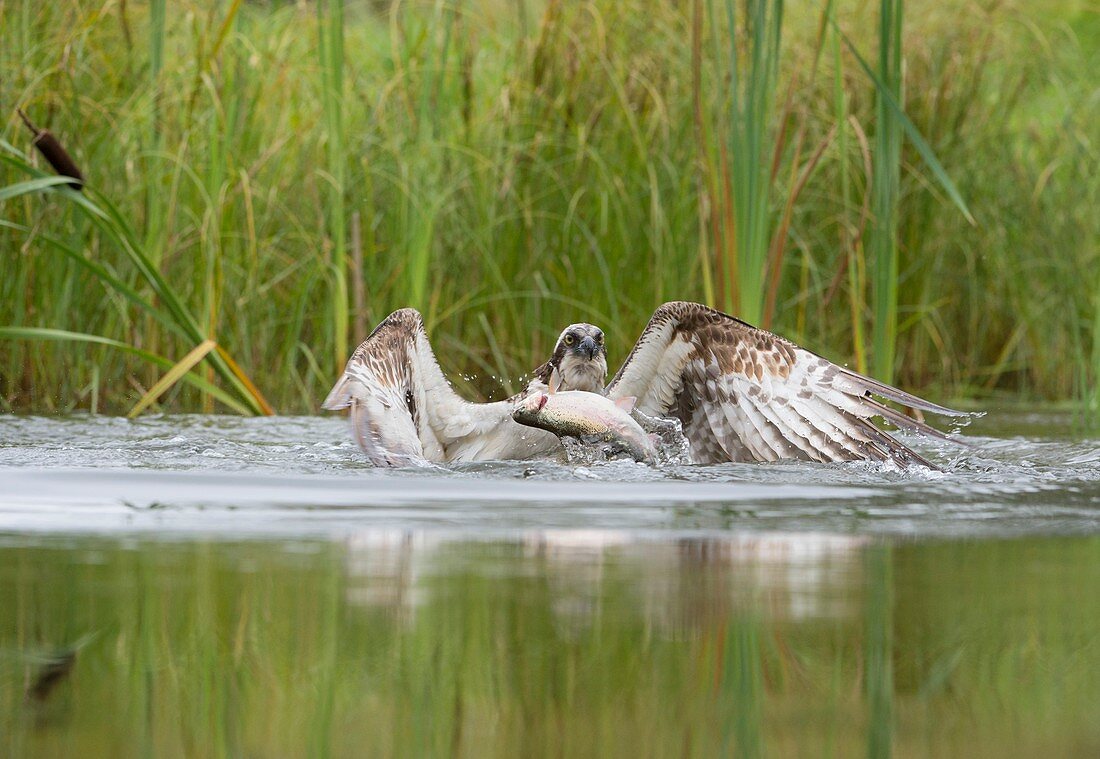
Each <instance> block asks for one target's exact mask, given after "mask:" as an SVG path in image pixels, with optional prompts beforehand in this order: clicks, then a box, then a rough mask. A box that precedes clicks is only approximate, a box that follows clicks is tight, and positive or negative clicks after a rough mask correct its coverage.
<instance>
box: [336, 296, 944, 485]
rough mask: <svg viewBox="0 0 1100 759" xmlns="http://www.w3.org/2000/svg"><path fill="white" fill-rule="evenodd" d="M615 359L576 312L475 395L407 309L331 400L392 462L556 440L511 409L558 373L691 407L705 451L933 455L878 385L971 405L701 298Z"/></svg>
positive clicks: (584, 384)
mask: <svg viewBox="0 0 1100 759" xmlns="http://www.w3.org/2000/svg"><path fill="white" fill-rule="evenodd" d="M606 372H607V363H606V350H605V348H604V344H603V333H602V331H600V330H599V329H598V328H597V327H594V326H592V325H590V324H572V325H570V326H568V327H566V328H565V330H563V331H562V334H561V336H560V337H559V338H558V342H557V344H556V346H555V349H554V353H553V355H552V356H551V358H550V359H549V360H548V361H547V362H546V363H544V364H542V365H541V366H540V367H538V368H537V369H536V370H535V372H534V378H533V379H532V380H531V384H530V385H528V388H527V389H525V390H524V392H522V393H520V394H519V395H518V396H516V397H515V398H512V399H509V400H507V401H498V402H496V403H482V404H478V403H470V402H468V401H465V400H463V399H461V398H460V397H459V396H458V395H457V394H455V392H454V390H453V389H452V388H451V386H450V385H449V384H448V382H447V380H446V379H445V378H444V376H443V373H442V372H441V371H440V369H439V365H438V363H437V362H436V359H435V356H434V354H433V353H432V350H431V346H430V345H429V344H428V337H427V334H426V333H425V331H424V325H423V321H422V319H421V317H420V314H418V313H417V312H416V311H414V310H412V309H402V310H400V311H396V312H394V313H393V314H391V315H390V316H389V317H387V318H386V319H385V320H384V321H383V322H382V323H381V324H379V325H378V327H377V328H376V329H375V330H374V332H373V333H371V335H370V337H368V338H367V339H366V340H365V341H363V343H362V345H360V346H359V347H358V348H357V349H356V351H355V352H354V353H353V354H352V356H351V359H349V361H348V364H347V368H346V369H345V372H344V374H343V376H342V377H341V378H340V380H339V381H338V382H337V383H336V386H335V387H334V388H333V389H332V392H331V393H329V396H328V398H326V400H325V402H324V404H323V405H324V407H325V408H328V409H339V408H350V409H351V412H352V419H353V423H354V426H355V429H356V434H357V436H358V438H359V442H360V444H361V446H362V447H363V450H364V451H365V452H366V453H367V455H368V457H369V458H370V459H371V460H372V461H374V462H375V463H377V464H381V465H391V466H392V465H399V464H407V463H413V462H417V461H424V460H429V461H440V462H443V461H470V460H485V459H496V458H527V457H530V456H537V455H544V454H546V453H550V452H553V451H554V450H556V449H557V447H558V442H557V439H556V438H555V437H554V436H553V435H550V434H549V433H545V432H541V431H539V430H531V429H527V428H522V427H520V426H519V425H517V424H516V423H515V422H513V421H512V419H511V412H512V408H513V406H514V404H515V401H516V400H518V399H519V398H522V397H524V396H525V395H526V394H527V393H528V392H530V391H532V390H533V389H540V390H541V389H545V388H546V387H547V386H549V387H550V388H552V389H554V390H556V389H559V388H560V389H563V390H586V391H590V392H599V391H603V392H605V393H606V394H607V395H609V396H610V397H611V398H613V399H620V398H624V397H628V396H635V397H637V399H638V402H637V407H636V410H637V411H638V412H641V414H643V415H645V416H648V417H674V418H676V419H679V420H680V422H681V424H682V426H683V431H684V435H685V437H686V438H687V440H688V444H689V452H690V455H691V459H692V461H694V462H696V463H716V462H724V461H776V460H779V459H784V458H796V459H806V460H811V461H851V460H873V461H885V460H890V461H894V462H896V463H898V464H900V465H903V466H904V465H907V464H911V463H921V464H927V463H928V462H927V461H925V459H923V458H922V457H921V456H920V455H918V454H917V453H915V452H914V451H912V450H911V449H909V448H908V447H907V446H905V445H904V444H902V443H901V442H900V441H898V440H897V439H895V438H894V437H892V436H890V435H888V434H887V433H885V432H883V431H881V430H879V429H878V428H877V427H875V425H874V424H872V422H871V419H872V418H873V417H876V416H877V417H881V418H882V419H885V420H886V421H888V422H891V423H892V424H895V425H897V426H899V427H904V428H907V429H911V430H916V431H918V432H921V433H924V434H927V435H931V436H934V437H939V438H946V436H945V435H943V433H941V432H939V431H937V430H935V429H933V428H932V427H929V426H928V425H926V424H924V423H922V422H918V421H916V420H914V419H911V418H909V417H907V416H905V415H904V414H901V413H899V412H898V411H895V410H894V409H892V408H890V407H888V406H886V405H884V404H883V403H882V402H881V401H879V400H876V399H875V398H874V397H872V396H876V395H877V396H880V397H882V398H885V399H887V400H891V401H896V402H898V403H901V404H903V405H905V406H909V407H911V408H917V409H922V410H924V411H930V412H933V413H938V414H947V415H959V412H956V411H952V410H950V409H947V408H944V407H942V406H938V405H936V404H934V403H929V402H928V401H925V400H922V399H920V398H917V397H916V396H914V395H910V394H909V393H906V392H904V391H901V390H898V389H897V388H894V387H890V386H889V385H884V384H882V383H880V382H877V381H875V380H873V379H870V378H868V377H864V376H862V375H860V374H856V373H855V372H852V371H849V370H848V369H845V368H843V367H840V366H837V365H836V364H833V363H830V362H829V361H827V360H826V359H824V358H821V357H820V356H817V355H815V354H813V353H811V352H809V351H807V350H804V349H802V348H799V347H798V346H797V345H795V344H793V343H791V342H789V341H788V340H785V339H783V338H782V337H779V336H777V335H773V334H772V333H770V332H766V331H764V330H761V329H757V328H755V327H753V326H751V325H749V324H746V323H745V322H743V321H740V320H739V319H735V318H734V317H732V316H729V315H727V314H724V313H721V312H720V311H716V310H714V309H712V308H708V307H706V306H703V305H700V304H698V303H687V302H673V303H666V304H664V305H663V306H661V307H660V308H658V309H657V311H656V312H655V313H654V314H653V317H652V318H651V319H650V320H649V324H648V325H647V326H646V328H645V330H644V331H643V332H642V336H641V337H640V338H639V339H638V342H637V344H636V345H635V346H634V348H633V350H631V352H630V355H629V356H627V359H626V361H625V362H624V363H623V365H622V368H620V369H619V371H618V373H617V374H616V375H615V378H614V379H613V380H612V381H611V383H610V384H609V385H608V386H607V388H606V389H604V388H603V380H604V378H605V377H606ZM641 418H643V419H644V417H641Z"/></svg>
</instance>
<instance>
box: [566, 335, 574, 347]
mask: <svg viewBox="0 0 1100 759" xmlns="http://www.w3.org/2000/svg"><path fill="white" fill-rule="evenodd" d="M574 339H575V338H574V337H573V333H572V332H570V333H569V334H568V335H566V336H565V344H566V345H572V344H573V340H574Z"/></svg>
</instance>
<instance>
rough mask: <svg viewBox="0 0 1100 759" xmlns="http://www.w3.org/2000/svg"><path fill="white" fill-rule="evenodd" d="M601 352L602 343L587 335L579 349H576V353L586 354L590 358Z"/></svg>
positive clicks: (578, 346)
mask: <svg viewBox="0 0 1100 759" xmlns="http://www.w3.org/2000/svg"><path fill="white" fill-rule="evenodd" d="M599 352H600V345H599V343H597V342H596V341H595V340H593V339H592V337H591V336H586V337H585V338H584V339H583V340H581V342H580V344H579V345H577V349H576V350H575V351H574V353H577V354H578V355H580V354H584V355H585V356H587V357H588V358H590V359H593V358H595V357H596V354H597V353H599Z"/></svg>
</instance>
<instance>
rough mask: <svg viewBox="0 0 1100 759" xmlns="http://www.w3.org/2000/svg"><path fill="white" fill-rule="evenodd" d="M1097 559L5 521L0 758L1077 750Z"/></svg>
mask: <svg viewBox="0 0 1100 759" xmlns="http://www.w3.org/2000/svg"><path fill="white" fill-rule="evenodd" d="M1097 581H1100V539H1096V538H1062V539H1038V538H1036V539H1028V540H1014V541H987V542H936V543H899V544H895V545H886V544H882V543H878V542H868V541H866V540H865V539H863V538H859V537H848V536H838V535H827V534H820V533H805V534H774V535H773V534H757V535H730V536H727V537H715V536H699V537H688V536H679V537H674V538H669V539H663V540H658V539H656V537H651V538H649V539H639V538H638V537H637V536H634V535H631V534H628V533H625V532H618V531H613V530H612V531H602V530H581V531H570V530H565V531H540V532H530V533H522V534H517V535H516V536H515V537H514V538H512V539H502V540H497V541H492V542H477V541H470V540H468V539H461V538H456V537H454V536H450V535H448V534H445V533H439V532H420V531H408V530H394V531H385V530H383V531H374V530H370V531H362V532H359V533H356V534H354V535H353V536H351V537H349V538H347V539H346V540H343V541H340V542H322V541H317V542H304V543H303V542H298V541H281V542H261V541H249V542H237V543H229V542H158V541H147V540H136V541H135V540H129V541H120V540H116V539H103V538H90V537H82V538H70V539H60V538H55V539H46V540H41V541H39V542H38V543H37V544H32V545H28V544H26V541H25V539H21V540H19V541H11V542H10V543H9V544H8V546H7V547H6V548H5V549H4V550H3V551H2V552H0V609H3V610H4V614H2V615H0V755H3V756H31V757H34V756H42V757H54V756H75V755H82V756H84V755H102V756H122V757H125V756H137V755H153V756H157V757H172V756H187V757H192V756H215V755H219V756H220V755H227V756H243V755H248V756H307V755H308V756H318V755H326V754H327V755H334V756H434V755H458V756H479V757H480V756H517V755H531V754H553V755H567V756H608V755H648V756H705V757H709V756H716V755H728V754H737V755H740V756H744V755H754V754H760V755H769V756H776V755H777V756H787V755H794V756H798V755H809V756H822V755H832V756H861V755H873V756H882V755H885V754H886V753H888V752H891V751H892V752H893V753H894V754H895V755H897V756H945V755H956V756H958V755H965V756H990V757H993V756H996V757H1002V756H1036V755H1048V756H1094V755H1097V749H1100V726H1098V724H1097V722H1096V719H1095V705H1096V704H1097V703H1100V681H1098V679H1097V678H1096V677H1095V673H1096V672H1097V671H1100V638H1098V635H1100V633H1098V632H1097V626H1096V620H1097V619H1098V618H1100V600H1097V599H1096V597H1095V596H1096V594H1095V593H1092V592H1089V589H1091V588H1095V587H1097ZM78 648H79V655H78V656H75V657H73V658H72V659H71V661H70V664H69V666H68V669H67V670H66V673H65V676H64V677H60V678H57V679H56V680H54V681H51V683H50V686H49V687H48V688H45V687H42V688H39V687H38V685H37V683H39V682H42V681H43V680H42V676H43V672H44V671H45V670H44V668H43V666H44V665H43V661H45V659H44V658H43V657H44V656H46V655H48V654H50V653H51V652H54V653H56V652H64V651H73V650H76V649H78ZM31 692H33V693H35V694H36V695H35V697H34V698H33V699H31V698H28V695H27V694H28V693H31Z"/></svg>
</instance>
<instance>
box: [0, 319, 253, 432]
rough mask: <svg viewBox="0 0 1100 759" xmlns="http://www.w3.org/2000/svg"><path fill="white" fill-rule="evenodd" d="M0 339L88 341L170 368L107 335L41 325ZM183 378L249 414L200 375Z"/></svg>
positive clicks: (3, 332) (2, 332)
mask: <svg viewBox="0 0 1100 759" xmlns="http://www.w3.org/2000/svg"><path fill="white" fill-rule="evenodd" d="M0 339H2V340H53V341H73V342H81V343H92V344H95V345H106V346H108V347H111V348H117V349H118V350H121V351H123V352H125V353H129V354H131V355H134V356H137V357H138V358H140V359H142V360H143V361H147V362H149V363H151V364H155V365H157V366H160V367H162V368H164V369H170V368H171V367H172V366H173V365H174V362H173V361H172V360H171V359H169V358H165V357H164V356H158V355H157V354H155V353H151V352H149V351H146V350H142V349H141V348H137V347H134V346H133V345H130V344H129V343H124V342H122V341H120V340H112V339H111V338H109V337H101V336H100V335H89V334H86V333H84V332H70V331H68V330H63V329H48V328H45V327H0ZM182 379H183V381H184V382H187V383H188V384H190V385H193V386H194V387H196V388H197V389H198V390H199V391H201V392H203V393H206V394H208V395H210V396H213V397H214V398H217V399H218V400H219V401H221V402H222V403H223V404H225V405H226V406H227V407H229V408H231V409H233V410H234V411H236V412H237V413H238V414H243V415H246V416H247V415H248V414H249V413H251V412H250V411H249V409H248V407H247V406H245V405H244V404H242V403H241V402H240V401H238V400H237V399H236V398H234V397H233V396H231V395H229V394H228V393H227V392H225V391H224V390H222V389H221V388H220V387H218V386H217V385H212V384H210V383H209V382H207V381H206V380H204V379H203V378H202V377H199V376H197V375H194V374H186V375H184V376H183V378H182Z"/></svg>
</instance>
